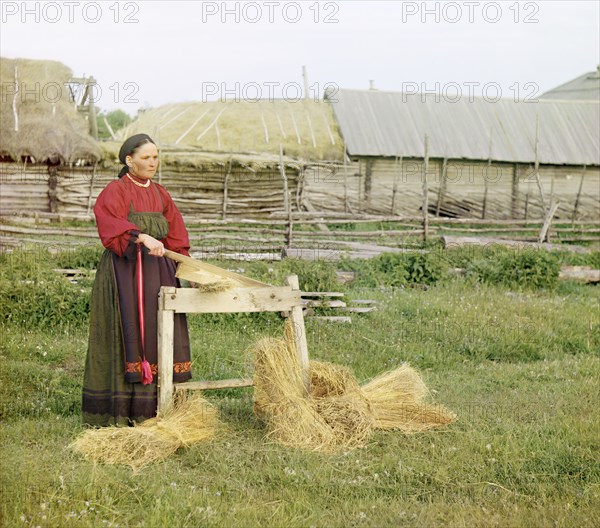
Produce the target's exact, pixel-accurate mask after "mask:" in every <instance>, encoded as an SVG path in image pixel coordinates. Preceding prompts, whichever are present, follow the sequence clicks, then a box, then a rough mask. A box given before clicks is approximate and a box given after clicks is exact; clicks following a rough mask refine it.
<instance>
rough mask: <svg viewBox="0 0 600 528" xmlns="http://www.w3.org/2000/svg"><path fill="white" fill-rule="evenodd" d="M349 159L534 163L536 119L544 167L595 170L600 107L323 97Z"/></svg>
mask: <svg viewBox="0 0 600 528" xmlns="http://www.w3.org/2000/svg"><path fill="white" fill-rule="evenodd" d="M325 97H326V99H327V100H328V101H329V103H330V104H331V106H332V108H333V111H334V113H335V117H336V120H337V122H338V125H339V127H340V133H341V135H342V137H343V138H344V140H345V142H346V150H347V152H348V154H349V155H350V156H385V157H387V156H389V157H394V156H404V157H405V158H408V157H414V158H422V157H423V156H424V145H425V141H424V137H425V134H427V135H428V137H429V156H430V157H433V158H444V157H447V158H449V159H472V160H487V159H488V157H490V133H491V136H492V141H491V142H492V145H491V158H492V159H493V160H494V161H506V162H518V163H533V162H534V160H535V138H536V119H538V120H539V141H538V158H539V162H540V163H543V164H559V165H562V164H564V165H583V164H587V165H600V104H599V103H597V102H594V101H553V100H539V101H536V102H533V101H532V102H524V101H521V102H515V101H513V100H512V99H499V100H496V101H493V100H491V99H485V98H482V97H467V96H461V97H460V98H459V97H456V98H454V102H452V101H451V100H450V97H449V96H446V97H443V96H438V95H436V94H427V95H425V94H405V93H402V92H384V91H378V90H336V91H335V92H330V93H326V95H325Z"/></svg>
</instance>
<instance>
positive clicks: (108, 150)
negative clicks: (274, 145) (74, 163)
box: [100, 130, 319, 173]
mask: <svg viewBox="0 0 600 528" xmlns="http://www.w3.org/2000/svg"><path fill="white" fill-rule="evenodd" d="M140 132H144V130H141V131H140ZM100 145H101V147H102V151H103V155H102V159H103V160H104V161H103V165H105V166H106V167H110V166H114V165H115V164H116V165H120V162H119V149H120V148H121V143H120V142H115V141H105V142H102V143H101V144H100ZM160 161H161V164H162V166H163V167H165V166H167V167H169V168H181V169H186V168H189V169H197V170H198V171H199V172H202V171H211V170H221V169H227V168H228V167H229V166H230V164H231V168H232V169H234V170H235V169H242V170H244V171H248V172H250V173H252V172H258V171H264V170H273V169H277V170H279V162H280V158H279V155H278V154H269V153H240V152H231V153H228V152H208V151H205V150H202V149H200V148H197V147H186V146H183V147H179V146H174V147H173V146H161V147H160ZM283 165H284V167H286V168H289V169H293V170H302V168H304V167H305V166H306V165H311V166H314V165H319V162H310V161H306V163H304V162H302V161H301V160H298V159H296V158H292V157H289V156H283Z"/></svg>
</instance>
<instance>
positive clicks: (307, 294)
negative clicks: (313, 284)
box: [302, 291, 344, 298]
mask: <svg viewBox="0 0 600 528" xmlns="http://www.w3.org/2000/svg"><path fill="white" fill-rule="evenodd" d="M343 296H344V294H343V293H341V292H305V291H303V292H302V298H304V297H343Z"/></svg>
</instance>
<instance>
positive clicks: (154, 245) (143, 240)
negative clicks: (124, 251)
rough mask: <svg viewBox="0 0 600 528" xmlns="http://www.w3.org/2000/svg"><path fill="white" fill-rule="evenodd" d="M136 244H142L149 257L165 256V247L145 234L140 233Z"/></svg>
mask: <svg viewBox="0 0 600 528" xmlns="http://www.w3.org/2000/svg"><path fill="white" fill-rule="evenodd" d="M137 243H138V244H144V246H146V247H147V248H148V252H149V253H150V255H153V256H155V257H162V256H163V255H164V254H165V246H164V245H163V243H162V242H161V241H160V240H156V238H154V237H151V236H150V235H147V234H146V233H140V234H139V235H138V239H137Z"/></svg>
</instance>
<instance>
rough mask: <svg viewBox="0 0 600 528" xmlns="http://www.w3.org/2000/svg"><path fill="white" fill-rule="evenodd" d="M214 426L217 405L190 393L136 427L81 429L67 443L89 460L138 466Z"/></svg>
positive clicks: (203, 436)
mask: <svg viewBox="0 0 600 528" xmlns="http://www.w3.org/2000/svg"><path fill="white" fill-rule="evenodd" d="M217 426H218V418H217V411H216V409H215V408H214V407H213V406H212V405H211V404H210V403H209V402H207V401H206V400H205V399H203V398H202V397H200V396H198V395H191V396H187V397H183V398H180V399H179V400H178V401H177V402H176V404H175V405H174V406H173V407H172V408H171V409H170V410H169V411H168V412H167V413H165V415H164V416H162V417H160V418H151V419H149V420H146V421H144V422H143V423H141V424H140V425H136V426H135V427H103V428H101V429H89V430H87V431H84V432H83V433H82V434H81V435H79V437H78V438H77V439H76V440H75V441H74V442H73V443H72V444H71V445H70V447H71V448H73V449H74V450H75V451H78V452H79V453H81V454H82V455H83V456H84V457H85V458H87V459H88V460H92V461H95V462H102V463H105V464H125V465H128V466H131V468H132V469H134V470H139V469H141V468H142V467H144V466H146V465H147V464H150V463H151V462H156V461H159V460H163V459H165V458H167V457H169V456H170V455H172V454H173V453H174V452H175V451H177V449H179V448H180V447H186V446H190V445H192V444H196V443H198V442H202V441H205V440H208V439H209V438H211V437H213V436H214V434H215V431H216V428H217Z"/></svg>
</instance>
